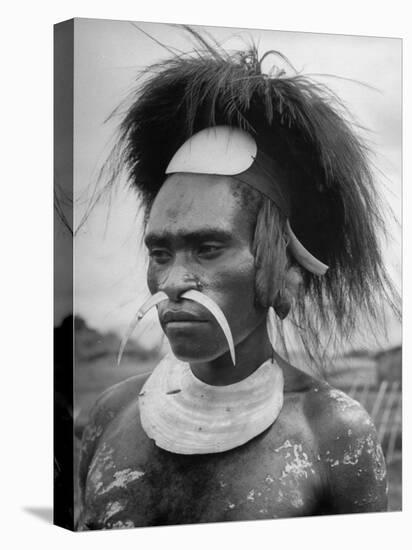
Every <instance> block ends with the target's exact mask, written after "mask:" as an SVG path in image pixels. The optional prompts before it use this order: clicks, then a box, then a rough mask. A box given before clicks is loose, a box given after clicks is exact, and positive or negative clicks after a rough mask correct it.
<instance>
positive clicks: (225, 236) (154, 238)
mask: <svg viewBox="0 0 412 550" xmlns="http://www.w3.org/2000/svg"><path fill="white" fill-rule="evenodd" d="M176 239H180V240H183V241H186V242H190V243H191V242H200V241H207V240H211V241H221V242H228V241H230V240H232V239H233V235H232V233H231V232H230V231H226V230H224V229H222V228H214V227H210V228H207V229H199V230H194V231H185V230H184V229H182V230H180V231H177V232H176V233H174V232H173V233H172V232H171V231H158V232H157V231H150V232H149V233H148V234H147V235H146V236H145V239H144V242H145V244H146V246H153V245H162V244H163V245H165V244H167V243H170V242H172V241H173V240H176Z"/></svg>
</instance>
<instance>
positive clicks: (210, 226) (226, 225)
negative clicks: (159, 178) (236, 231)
mask: <svg viewBox="0 0 412 550" xmlns="http://www.w3.org/2000/svg"><path fill="white" fill-rule="evenodd" d="M232 188H233V182H232V180H231V178H229V177H225V176H209V175H203V174H202V175H199V174H173V175H172V176H170V177H169V178H168V179H167V180H166V182H165V183H164V185H163V187H162V189H161V190H160V192H159V194H158V196H157V197H156V199H155V201H154V203H153V206H152V209H151V212H150V216H149V221H148V226H147V233H152V232H156V233H158V232H161V231H162V230H163V231H170V232H173V233H176V232H180V233H182V232H183V231H185V232H205V231H211V230H220V231H230V230H231V229H232V228H233V224H234V223H235V218H237V217H238V215H239V213H240V206H239V202H238V200H237V199H236V197H235V196H234V194H233V192H232Z"/></svg>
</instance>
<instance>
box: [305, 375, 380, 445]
mask: <svg viewBox="0 0 412 550" xmlns="http://www.w3.org/2000/svg"><path fill="white" fill-rule="evenodd" d="M304 406H305V416H306V418H307V419H308V420H309V422H310V424H311V427H312V429H313V431H314V432H316V435H317V436H318V440H319V443H320V444H322V443H324V444H328V443H329V442H330V440H334V441H335V440H338V439H340V438H348V439H351V438H356V437H358V436H361V435H366V434H368V433H370V432H374V425H373V422H372V420H371V418H370V416H369V414H368V413H367V412H366V410H365V409H364V408H363V406H362V405H361V404H360V403H359V402H358V401H356V400H355V399H352V398H351V397H350V396H349V395H347V394H346V393H345V392H343V391H342V390H339V389H337V388H334V387H333V386H330V385H329V384H328V383H326V382H323V381H321V382H318V381H316V382H315V383H313V384H312V386H311V388H310V390H309V391H308V392H306V394H305V405H304Z"/></svg>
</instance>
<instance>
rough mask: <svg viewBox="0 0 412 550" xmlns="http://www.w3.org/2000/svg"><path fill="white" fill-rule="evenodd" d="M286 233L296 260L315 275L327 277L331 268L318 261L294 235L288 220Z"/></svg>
mask: <svg viewBox="0 0 412 550" xmlns="http://www.w3.org/2000/svg"><path fill="white" fill-rule="evenodd" d="M286 231H287V233H288V237H289V248H290V251H291V253H292V254H293V256H294V257H295V259H296V260H297V261H298V262H299V263H300V265H301V266H302V267H304V268H305V269H307V270H308V271H310V272H311V273H313V274H314V275H325V273H326V272H327V270H328V269H329V266H327V265H326V264H324V263H322V262H321V261H320V260H318V259H316V258H315V256H313V255H312V254H311V253H310V252H309V250H306V248H305V247H304V246H303V244H302V243H301V242H300V241H299V240H298V238H297V237H296V235H295V234H294V233H293V231H292V228H291V227H290V223H289V220H286Z"/></svg>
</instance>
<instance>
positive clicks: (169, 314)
mask: <svg viewBox="0 0 412 550" xmlns="http://www.w3.org/2000/svg"><path fill="white" fill-rule="evenodd" d="M160 320H161V323H162V325H175V324H187V323H208V320H207V319H205V318H204V317H200V316H199V315H196V314H194V313H190V312H188V311H171V310H168V311H165V312H164V313H162V314H161V318H160Z"/></svg>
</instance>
